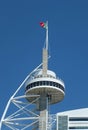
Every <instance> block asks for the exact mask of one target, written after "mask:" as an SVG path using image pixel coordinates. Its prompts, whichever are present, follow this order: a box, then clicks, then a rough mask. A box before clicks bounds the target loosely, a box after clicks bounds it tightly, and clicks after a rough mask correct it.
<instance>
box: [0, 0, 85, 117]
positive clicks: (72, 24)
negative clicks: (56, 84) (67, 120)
mask: <svg viewBox="0 0 88 130" xmlns="http://www.w3.org/2000/svg"><path fill="white" fill-rule="evenodd" d="M46 20H48V22H49V48H50V53H51V59H50V60H49V69H51V70H53V71H54V72H56V74H57V76H59V77H60V78H61V79H63V80H64V82H65V87H66V95H65V98H64V100H63V101H62V102H61V103H59V104H56V105H54V106H52V107H51V113H57V112H59V111H65V110H70V109H76V108H84V107H88V82H87V81H88V1H87V0H84V1H83V0H74V1H72V0H52V1H51V0H45V1H42V0H37V1H35V0H25V1H24V0H19V1H18V0H15V1H12V0H8V1H7V0H3V1H0V88H1V90H0V117H1V116H2V113H3V111H4V109H5V106H6V103H7V101H8V100H9V98H10V96H11V95H12V94H13V93H14V92H15V91H16V89H17V88H18V86H19V85H20V84H21V82H22V81H23V80H24V78H25V77H26V76H27V75H28V74H29V73H30V72H31V71H32V70H33V69H34V68H35V67H36V66H38V65H39V64H40V63H41V61H42V48H43V45H44V41H45V31H44V29H42V28H41V27H40V26H39V22H40V21H44V22H45V21H46Z"/></svg>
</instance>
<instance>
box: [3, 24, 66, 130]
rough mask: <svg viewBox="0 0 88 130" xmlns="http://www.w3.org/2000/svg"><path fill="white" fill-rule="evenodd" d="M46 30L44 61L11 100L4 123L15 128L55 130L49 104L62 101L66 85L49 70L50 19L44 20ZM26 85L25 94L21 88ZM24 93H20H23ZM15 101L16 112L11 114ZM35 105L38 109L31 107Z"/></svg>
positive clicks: (22, 129)
mask: <svg viewBox="0 0 88 130" xmlns="http://www.w3.org/2000/svg"><path fill="white" fill-rule="evenodd" d="M42 27H45V29H46V45H45V48H43V61H42V64H40V65H39V66H38V67H37V68H36V69H34V70H33V71H32V72H31V73H30V74H29V75H28V76H27V77H26V79H25V80H24V81H23V83H22V84H21V85H20V86H19V87H18V89H17V90H16V92H15V93H14V94H13V95H12V96H11V98H10V99H9V101H8V103H7V106H6V109H5V111H4V113H3V116H2V118H1V123H0V130H3V128H4V127H3V124H4V125H5V126H7V127H8V128H10V129H12V130H29V129H30V130H31V129H32V130H51V126H49V114H48V105H49V104H55V103H58V102H60V101H61V100H62V99H63V98H64V95H65V91H64V89H65V86H64V83H63V81H62V80H60V79H59V78H57V76H56V74H55V73H54V72H53V71H51V70H48V58H49V56H48V22H46V23H42ZM22 88H23V89H24V88H25V94H23V95H22V92H23V91H22V92H21V89H22ZM19 94H20V95H19ZM11 104H14V106H15V107H16V108H15V107H12V108H13V109H14V112H13V110H12V114H11V113H10V114H9V116H8V114H7V113H8V111H9V110H10V106H11ZM32 106H33V108H35V110H34V109H33V110H31V109H32Z"/></svg>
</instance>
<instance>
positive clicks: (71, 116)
mask: <svg viewBox="0 0 88 130" xmlns="http://www.w3.org/2000/svg"><path fill="white" fill-rule="evenodd" d="M56 126H57V128H56V130H88V108H82V109H76V110H70V111H65V112H60V113H57V125H56Z"/></svg>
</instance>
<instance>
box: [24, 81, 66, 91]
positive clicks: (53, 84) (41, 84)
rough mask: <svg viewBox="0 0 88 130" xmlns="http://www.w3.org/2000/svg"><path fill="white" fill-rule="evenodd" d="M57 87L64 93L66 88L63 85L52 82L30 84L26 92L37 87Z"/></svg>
mask: <svg viewBox="0 0 88 130" xmlns="http://www.w3.org/2000/svg"><path fill="white" fill-rule="evenodd" d="M44 85H45V86H46V85H47V86H55V87H57V88H60V89H61V90H63V91H64V87H63V86H62V85H60V84H59V83H56V82H52V81H37V82H34V83H30V84H29V85H28V86H27V87H26V90H28V89H30V88H32V87H36V86H44Z"/></svg>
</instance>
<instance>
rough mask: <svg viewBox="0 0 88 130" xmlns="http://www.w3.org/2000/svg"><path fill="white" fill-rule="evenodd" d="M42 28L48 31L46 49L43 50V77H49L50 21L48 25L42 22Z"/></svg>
mask: <svg viewBox="0 0 88 130" xmlns="http://www.w3.org/2000/svg"><path fill="white" fill-rule="evenodd" d="M40 26H41V27H43V28H45V29H46V40H45V48H43V57H42V60H43V66H42V74H43V76H47V69H48V21H46V23H44V22H40Z"/></svg>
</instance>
